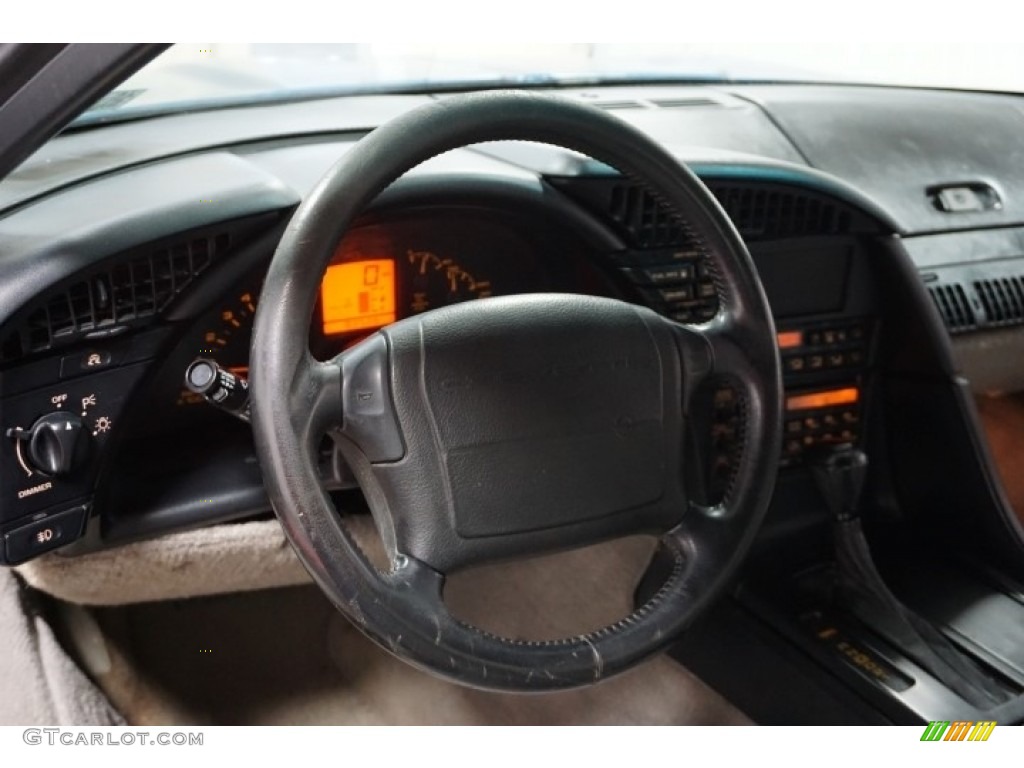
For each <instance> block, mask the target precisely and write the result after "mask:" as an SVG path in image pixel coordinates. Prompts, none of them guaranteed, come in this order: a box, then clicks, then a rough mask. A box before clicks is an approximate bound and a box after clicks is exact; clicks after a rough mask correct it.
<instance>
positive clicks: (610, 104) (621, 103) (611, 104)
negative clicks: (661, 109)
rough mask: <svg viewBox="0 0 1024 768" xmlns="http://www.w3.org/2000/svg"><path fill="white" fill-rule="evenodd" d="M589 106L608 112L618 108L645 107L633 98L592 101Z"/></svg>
mask: <svg viewBox="0 0 1024 768" xmlns="http://www.w3.org/2000/svg"><path fill="white" fill-rule="evenodd" d="M590 104H591V106H594V107H597V108H598V109H603V110H606V111H608V112H614V111H616V110H619V109H646V108H647V107H645V106H644V104H643V102H640V101H636V100H635V99H619V100H617V101H612V100H608V101H592V102H590Z"/></svg>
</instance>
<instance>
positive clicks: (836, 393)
mask: <svg viewBox="0 0 1024 768" xmlns="http://www.w3.org/2000/svg"><path fill="white" fill-rule="evenodd" d="M859 399H860V391H859V390H858V389H857V387H843V388H842V389H829V390H825V391H822V392H805V393H803V394H799V395H790V396H789V397H787V398H786V410H787V411H809V410H812V409H815V408H831V407H833V406H837V405H853V404H854V403H856V402H857V401H858V400H859Z"/></svg>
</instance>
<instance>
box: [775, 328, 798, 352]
mask: <svg viewBox="0 0 1024 768" xmlns="http://www.w3.org/2000/svg"><path fill="white" fill-rule="evenodd" d="M778 340H779V349H793V347H799V346H800V345H802V344H803V343H804V332H803V331H780V332H779V334H778Z"/></svg>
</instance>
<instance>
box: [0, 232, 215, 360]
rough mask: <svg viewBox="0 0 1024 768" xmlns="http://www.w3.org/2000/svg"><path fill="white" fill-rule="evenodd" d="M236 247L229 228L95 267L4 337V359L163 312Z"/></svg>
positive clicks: (0, 352) (37, 307)
mask: <svg viewBox="0 0 1024 768" xmlns="http://www.w3.org/2000/svg"><path fill="white" fill-rule="evenodd" d="M230 246H231V236H230V235H229V234H227V233H210V234H203V235H200V236H195V237H191V238H189V239H183V240H180V241H177V242H174V243H172V244H169V245H166V246H164V247H157V248H154V249H153V250H151V251H149V252H145V253H141V254H140V253H139V251H135V252H133V253H132V254H131V255H129V256H128V257H127V258H124V259H123V260H119V261H115V262H114V263H113V264H111V265H109V266H107V267H106V268H103V269H100V270H95V271H93V272H92V273H91V274H89V275H87V276H85V277H82V278H79V279H78V280H76V281H75V282H73V283H71V284H70V285H67V286H66V287H63V288H60V289H58V290H56V291H53V292H51V293H49V294H48V295H47V296H46V297H45V298H43V299H42V300H41V301H40V302H39V303H38V304H36V305H35V306H34V307H31V308H30V309H29V311H28V314H27V316H26V318H25V320H24V322H22V323H21V324H19V326H18V328H17V329H16V331H15V332H14V333H12V334H11V335H10V336H9V337H8V338H7V339H5V340H4V343H3V346H2V348H0V359H3V360H4V361H8V360H11V359H14V358H17V357H21V356H22V355H27V354H32V353H35V352H42V351H45V350H48V349H50V348H52V347H54V346H58V345H60V344H61V343H63V342H65V341H71V340H75V339H79V338H82V337H84V336H87V335H93V334H95V335H99V334H102V333H103V332H104V331H109V330H112V329H115V328H118V327H121V326H127V325H130V324H134V323H136V322H137V321H140V320H144V319H146V318H150V317H153V316H154V315H156V314H158V313H159V312H161V311H162V310H163V309H164V308H165V307H167V305H168V304H170V302H171V301H172V300H173V299H174V298H175V297H176V296H177V295H178V294H180V293H181V292H182V291H183V290H184V289H185V288H186V287H187V286H188V285H189V284H190V283H191V282H192V281H193V280H195V279H196V278H197V277H198V276H199V275H201V274H202V273H203V272H204V271H206V269H207V268H208V267H209V266H210V265H211V264H213V263H214V262H215V261H216V260H217V259H218V258H219V257H221V256H222V255H223V254H224V253H225V252H226V251H227V250H228V248H229V247H230Z"/></svg>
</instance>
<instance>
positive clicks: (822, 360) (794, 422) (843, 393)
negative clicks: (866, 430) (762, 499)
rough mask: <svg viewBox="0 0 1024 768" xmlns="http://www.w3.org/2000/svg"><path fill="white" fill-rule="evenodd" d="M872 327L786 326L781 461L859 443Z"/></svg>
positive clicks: (865, 322)
mask: <svg viewBox="0 0 1024 768" xmlns="http://www.w3.org/2000/svg"><path fill="white" fill-rule="evenodd" d="M872 335H873V324H872V322H871V321H870V320H869V319H867V318H857V319H849V320H846V319H844V320H841V321H836V322H823V323H814V324H801V325H792V324H785V325H783V324H781V323H780V329H779V331H778V344H779V353H780V356H781V359H782V371H783V383H784V385H785V390H786V393H785V403H784V406H785V411H784V416H783V443H782V463H783V465H792V464H798V463H800V461H801V459H802V458H803V456H804V454H805V453H807V452H808V451H809V450H813V449H815V448H818V447H825V446H832V445H840V444H851V445H853V444H857V442H858V441H859V439H860V434H861V430H860V426H861V421H862V410H863V392H864V389H863V382H864V376H865V373H866V370H867V368H868V366H869V361H870V352H871V339H872Z"/></svg>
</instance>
